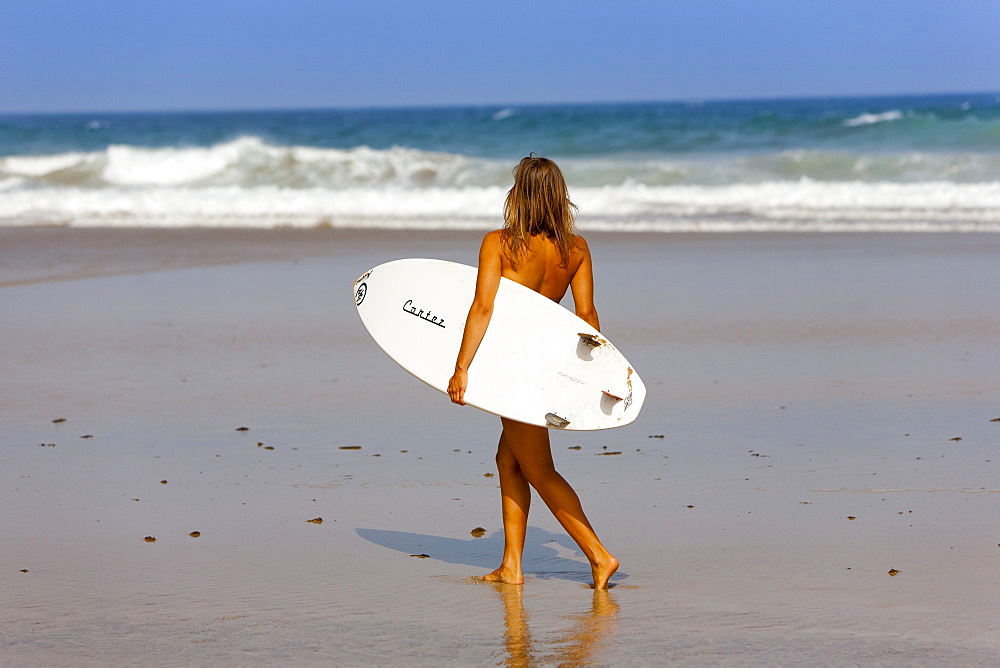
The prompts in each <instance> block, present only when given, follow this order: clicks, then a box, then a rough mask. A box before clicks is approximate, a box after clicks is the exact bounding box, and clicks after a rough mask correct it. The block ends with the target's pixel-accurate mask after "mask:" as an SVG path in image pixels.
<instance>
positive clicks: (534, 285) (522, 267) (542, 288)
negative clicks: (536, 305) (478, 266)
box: [500, 235, 589, 302]
mask: <svg viewBox="0 0 1000 668" xmlns="http://www.w3.org/2000/svg"><path fill="white" fill-rule="evenodd" d="M578 239H581V238H579V237H578ZM581 240H582V239H581ZM526 246H527V252H526V253H524V254H523V255H522V256H521V258H520V261H519V262H518V263H517V265H516V266H515V264H514V262H513V261H511V259H510V258H509V257H507V255H506V254H505V253H503V254H501V259H500V262H501V270H500V275H501V276H503V277H504V278H509V279H510V280H512V281H514V282H516V283H520V284H521V285H523V286H525V287H528V288H531V289H532V290H534V291H535V292H538V293H541V294H543V295H545V296H546V297H548V298H549V299H551V300H553V301H556V302H558V301H560V300H561V299H562V298H563V296H564V295H565V294H566V289H567V288H569V286H570V284H571V282H572V281H573V277H574V276H575V275H576V272H577V271H579V269H580V265H581V264H582V263H583V260H584V257H585V256H586V255H588V254H589V253H588V252H587V250H586V246H585V245H584V244H582V243H580V242H578V243H576V244H574V246H573V249H572V251H571V252H570V257H569V261H568V262H567V263H566V264H565V265H562V264H561V263H562V258H561V257H560V255H559V247H558V246H556V243H555V242H554V241H552V240H551V239H548V238H546V237H545V236H542V235H537V236H534V237H530V238H529V239H528V240H527V243H526Z"/></svg>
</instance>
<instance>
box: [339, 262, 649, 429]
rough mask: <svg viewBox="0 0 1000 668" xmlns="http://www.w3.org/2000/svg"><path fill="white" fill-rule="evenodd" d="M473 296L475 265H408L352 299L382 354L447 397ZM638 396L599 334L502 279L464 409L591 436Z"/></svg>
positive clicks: (378, 277)
mask: <svg viewBox="0 0 1000 668" xmlns="http://www.w3.org/2000/svg"><path fill="white" fill-rule="evenodd" d="M475 290H476V268H475V267H469V266H466V265H464V264H457V263H455V262H446V261H444V260H427V259H407V260H396V261H393V262H387V263H386V264H382V265H379V266H377V267H375V268H374V269H372V270H371V271H369V272H367V273H365V274H364V275H362V276H361V277H360V278H358V279H357V280H356V281H355V282H354V301H355V304H356V305H357V307H358V314H359V315H360V316H361V321H362V322H363V323H364V325H365V327H366V328H367V329H368V333H369V334H371V336H372V338H373V339H375V343H377V344H378V345H379V347H381V348H382V350H384V351H385V352H386V353H387V354H388V355H389V357H391V358H392V359H393V360H395V361H396V363H398V364H399V365H400V366H401V367H403V368H404V369H406V370H407V371H409V372H410V373H412V374H413V375H414V376H416V377H417V378H419V379H420V380H422V381H424V382H425V383H427V384H428V385H430V386H431V387H433V388H434V389H436V390H439V391H441V392H445V393H447V389H448V380H449V379H450V378H451V376H452V373H453V372H454V370H455V358H456V357H457V356H458V349H459V346H460V345H461V343H462V333H463V331H464V328H465V319H466V316H467V315H468V312H469V306H470V305H471V304H472V298H473V297H474V296H475ZM645 398H646V388H645V386H644V385H643V383H642V380H640V379H639V374H637V373H636V372H635V370H634V369H633V368H632V367H631V366H630V365H629V363H628V360H626V359H625V357H623V356H622V354H621V353H620V352H618V349H617V348H615V347H614V345H612V344H611V342H610V341H608V340H607V339H606V338H605V337H603V336H602V335H601V333H600V332H598V331H597V330H596V329H594V328H593V327H591V326H590V325H589V324H587V323H586V322H585V321H583V320H581V319H580V318H578V317H577V316H576V315H575V314H573V313H570V312H569V311H568V310H566V309H565V308H563V307H562V306H559V305H558V304H556V303H555V302H553V301H552V300H551V299H548V298H547V297H544V296H542V295H540V294H538V293H537V292H535V291H534V290H531V289H529V288H526V287H524V286H523V285H519V284H518V283H515V282H514V281H511V280H509V279H506V278H503V279H501V281H500V287H499V289H498V291H497V296H496V301H495V303H494V309H493V316H492V318H491V319H490V324H489V327H488V328H487V330H486V336H485V337H483V342H482V343H481V344H480V346H479V350H478V351H477V352H476V356H475V358H474V359H473V361H472V364H471V365H470V367H469V386H468V388H467V390H466V393H465V400H466V403H468V404H469V405H472V406H475V407H477V408H481V409H482V410H484V411H487V412H490V413H493V414H495V415H500V416H502V417H507V418H510V419H512V420H517V421H519V422H525V423H527V424H533V425H538V426H542V427H550V428H555V429H569V430H594V429H610V428H612V427H620V426H622V425H626V424H629V423H630V422H632V421H633V420H635V418H636V416H637V415H638V414H639V410H640V409H641V408H642V403H643V400H644V399H645Z"/></svg>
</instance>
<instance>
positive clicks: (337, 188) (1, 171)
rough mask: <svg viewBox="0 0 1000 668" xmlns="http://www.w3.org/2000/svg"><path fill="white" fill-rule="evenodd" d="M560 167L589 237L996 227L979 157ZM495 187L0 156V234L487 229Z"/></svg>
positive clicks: (162, 155) (296, 168)
mask: <svg viewBox="0 0 1000 668" xmlns="http://www.w3.org/2000/svg"><path fill="white" fill-rule="evenodd" d="M561 164H562V165H563V167H564V170H565V171H566V173H567V176H568V178H569V182H570V183H571V184H573V186H574V187H573V188H572V192H571V195H572V197H573V199H574V201H575V202H576V203H577V204H578V205H579V206H580V207H581V218H580V222H581V225H582V226H584V227H588V228H589V229H622V230H639V229H644V230H659V231H675V230H691V229H701V230H716V231H729V230H737V229H739V230H752V229H760V230H773V229H782V230H786V229H799V230H803V231H809V230H815V231H829V230H832V229H853V230H865V229H879V230H898V231H903V230H909V231H916V230H945V229H949V230H982V231H1000V181H998V180H997V178H996V174H997V173H1000V156H996V155H994V154H975V153H970V154H950V155H931V154H912V155H903V154H890V155H865V154H855V153H850V152H843V151H841V152H831V151H826V152H824V151H783V152H780V153H773V154H766V155H750V156H729V157H727V156H721V157H719V156H707V157H706V156H700V157H697V158H692V157H690V156H688V157H684V156H676V157H659V158H646V159H643V160H630V159H627V158H625V157H619V158H599V157H593V158H581V159H566V160H564V161H561ZM942 174H946V175H947V177H945V178H941V175H942ZM987 175H989V178H986V176H987ZM811 176H812V177H814V178H811ZM910 180H912V181H913V182H909V181H910ZM509 182H510V164H509V161H498V160H487V159H483V158H470V157H466V156H462V155H454V154H448V153H437V152H428V151H418V150H413V149H403V148H392V149H387V150H375V149H371V148H368V147H364V146H362V147H357V148H352V149H334V148H316V147H303V146H274V145H270V144H267V143H266V142H264V141H262V140H261V139H259V138H257V137H243V138H239V139H236V140H233V141H230V142H227V143H223V144H219V145H216V146H211V147H185V148H180V147H167V148H144V147H135V146H123V145H117V146H110V147H108V148H107V149H106V150H103V151H95V152H90V153H84V152H76V153H64V154H60V155H50V156H9V157H6V158H0V225H26V224H52V223H57V224H69V225H80V226H84V225H109V226H206V227H218V226H255V227H276V226H286V225H287V226H313V225H333V226H353V227H409V228H415V229H417V228H421V229H422V228H434V227H437V228H458V227H472V228H490V227H495V226H496V225H497V224H498V221H499V218H500V214H501V207H502V203H503V198H504V194H505V191H506V189H507V188H508V187H509ZM871 226H875V227H874V228H872V227H871Z"/></svg>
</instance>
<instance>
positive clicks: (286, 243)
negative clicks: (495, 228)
mask: <svg viewBox="0 0 1000 668" xmlns="http://www.w3.org/2000/svg"><path fill="white" fill-rule="evenodd" d="M581 233H582V234H584V235H585V236H586V237H587V238H588V239H593V241H594V242H595V243H596V244H597V245H598V247H600V245H603V244H611V243H614V244H627V245H629V246H637V247H643V246H647V245H657V244H660V243H664V242H669V243H676V244H685V245H687V244H692V243H700V245H716V246H729V245H736V246H741V245H745V244H755V243H758V242H761V241H765V242H767V241H772V240H773V241H777V242H779V243H783V244H788V243H793V244H796V245H801V246H807V247H814V248H818V249H821V248H823V247H826V246H829V245H836V244H838V243H840V242H842V241H843V240H851V241H855V242H857V244H858V245H859V246H867V247H871V248H877V249H885V248H887V247H891V246H892V245H893V244H892V240H899V239H906V242H905V243H904V244H902V246H904V247H905V249H906V250H907V251H908V252H927V251H930V250H935V251H937V252H942V251H943V250H944V249H945V248H952V249H953V250H954V252H966V253H976V254H979V253H998V252H1000V235H997V234H996V233H992V232H933V233H920V232H899V233H883V232H670V233H663V232H605V231H600V232H589V231H582V232H581ZM483 234H485V232H484V231H480V230H397V229H365V228H324V227H315V228H274V229H260V228H249V227H248V228H238V227H233V228H203V227H182V228H141V227H87V228H74V227H63V226H49V225H36V226H23V227H0V288H4V287H12V286H18V285H32V284H35V283H44V282H57V281H72V280H79V279H88V278H99V277H102V276H117V275H128V274H136V273H144V272H154V271H165V270H170V269H183V268H196V267H211V266H223V265H228V264H238V263H244V262H265V261H283V260H294V259H304V258H310V257H340V256H344V255H345V254H349V253H355V252H358V251H370V250H375V249H378V248H383V247H384V248H386V249H389V248H391V249H393V250H396V252H409V253H415V252H428V251H433V250H434V249H435V248H436V247H439V246H450V245H451V244H452V243H453V242H458V243H460V244H463V245H465V246H469V245H472V246H475V244H477V243H478V241H479V240H480V239H481V238H482V236H483ZM830 240H834V242H833V243H832V244H831V242H830ZM942 242H943V243H942ZM56 245H58V247H59V248H58V252H54V246H56ZM403 249H405V251H404V250H403ZM471 258H472V259H471V260H466V261H467V262H469V263H474V260H475V255H474V254H473V255H472V256H471Z"/></svg>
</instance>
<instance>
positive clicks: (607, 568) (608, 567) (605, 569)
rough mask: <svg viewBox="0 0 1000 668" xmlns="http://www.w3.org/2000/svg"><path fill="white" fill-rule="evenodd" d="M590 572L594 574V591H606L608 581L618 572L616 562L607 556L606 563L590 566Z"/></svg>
mask: <svg viewBox="0 0 1000 668" xmlns="http://www.w3.org/2000/svg"><path fill="white" fill-rule="evenodd" d="M590 570H591V572H592V573H593V574H594V589H607V588H608V580H610V579H611V576H612V575H614V574H615V571H617V570H618V560H617V559H615V558H614V557H612V556H611V555H610V554H609V555H608V559H607V561H603V562H602V563H599V564H591V565H590Z"/></svg>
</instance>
